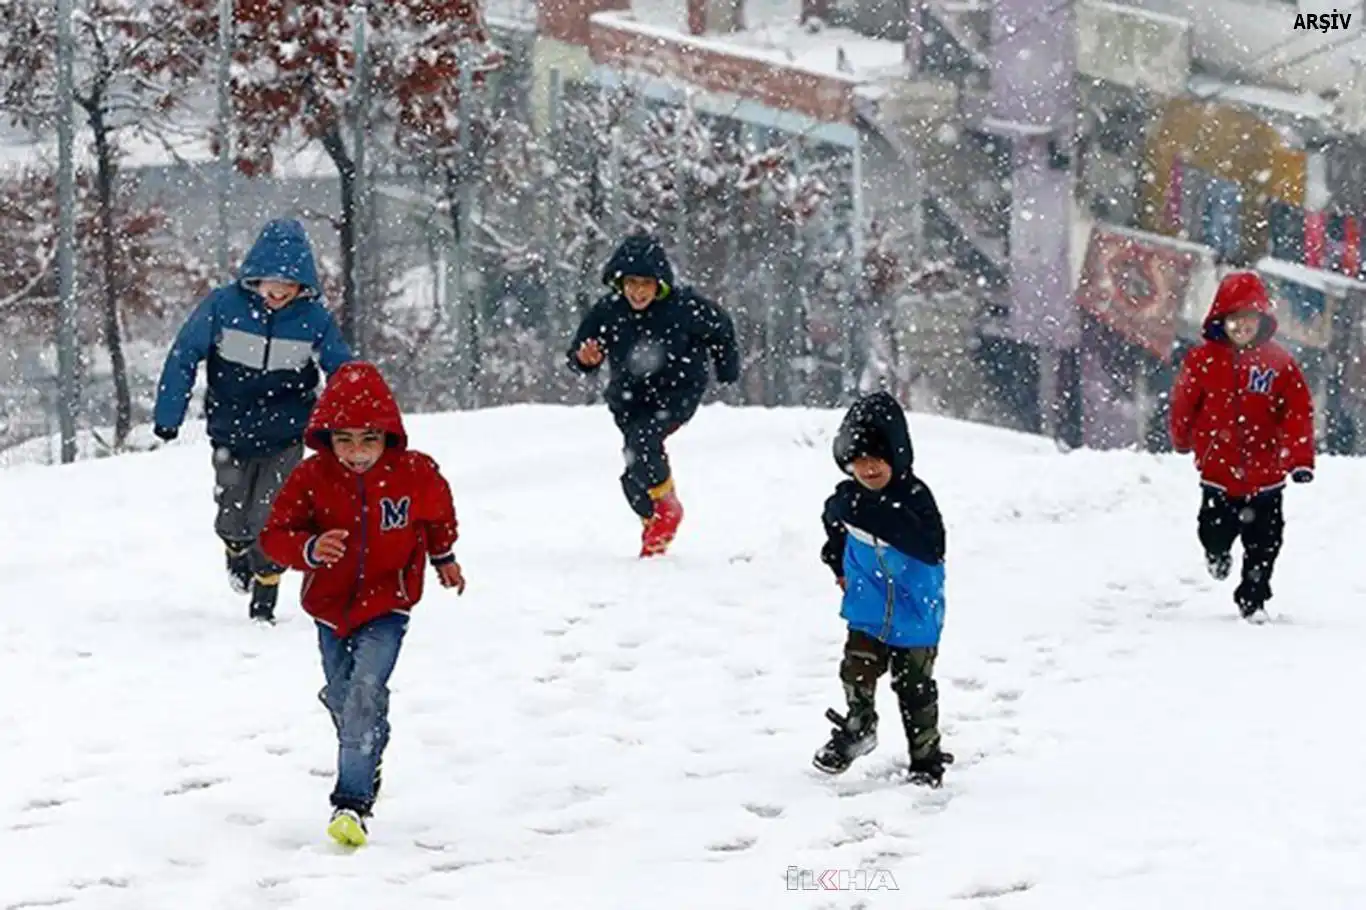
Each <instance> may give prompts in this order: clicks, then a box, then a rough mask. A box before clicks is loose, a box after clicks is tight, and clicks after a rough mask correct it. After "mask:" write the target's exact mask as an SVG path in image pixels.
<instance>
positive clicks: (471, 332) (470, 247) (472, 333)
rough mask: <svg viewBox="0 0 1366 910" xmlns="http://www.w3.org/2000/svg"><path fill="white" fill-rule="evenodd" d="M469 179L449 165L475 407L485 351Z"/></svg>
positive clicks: (470, 402) (469, 390) (468, 402)
mask: <svg viewBox="0 0 1366 910" xmlns="http://www.w3.org/2000/svg"><path fill="white" fill-rule="evenodd" d="M465 179H468V176H467V175H463V174H462V173H461V171H460V169H459V168H450V167H448V168H447V169H446V202H447V205H448V208H449V210H450V213H451V232H452V235H453V236H454V237H455V244H456V246H458V247H461V248H462V249H461V254H460V272H459V274H458V275H457V276H456V278H457V279H458V280H459V282H460V306H461V311H462V313H463V315H464V319H463V320H462V322H463V327H464V331H465V343H464V344H463V345H462V347H463V348H464V354H465V393H466V397H465V407H466V408H468V409H470V410H473V409H475V408H478V407H480V406H481V405H482V404H483V385H482V382H481V380H482V379H483V369H484V367H483V362H482V361H483V355H482V348H481V339H480V337H479V336H480V325H479V309H478V307H479V298H478V297H477V296H476V295H475V294H473V293H471V292H470V287H469V285H470V282H469V274H470V257H471V255H472V254H473V252H474V238H473V237H466V236H465V231H464V227H465V225H466V224H467V223H468V222H467V221H466V216H467V215H471V214H472V213H469V212H466V211H465V206H466V204H467V201H468V200H467V199H466V195H465V193H464V192H463V190H464V180H465Z"/></svg>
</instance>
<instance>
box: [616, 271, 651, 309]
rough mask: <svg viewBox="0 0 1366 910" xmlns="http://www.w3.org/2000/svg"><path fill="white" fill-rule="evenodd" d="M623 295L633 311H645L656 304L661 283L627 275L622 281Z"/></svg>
mask: <svg viewBox="0 0 1366 910" xmlns="http://www.w3.org/2000/svg"><path fill="white" fill-rule="evenodd" d="M621 293H622V294H623V295H625V297H626V302H627V303H629V304H630V305H631V309H633V310H643V309H645V308H646V307H648V306H649V305H650V304H651V303H653V302H654V299H655V296H656V295H658V294H659V282H658V281H656V280H655V279H653V278H644V277H641V276H639V275H627V276H626V277H625V278H623V279H621Z"/></svg>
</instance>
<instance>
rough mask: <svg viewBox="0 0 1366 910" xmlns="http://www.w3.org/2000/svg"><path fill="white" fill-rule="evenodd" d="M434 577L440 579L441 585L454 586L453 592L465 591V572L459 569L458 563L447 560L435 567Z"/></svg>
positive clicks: (462, 592) (444, 586)
mask: <svg viewBox="0 0 1366 910" xmlns="http://www.w3.org/2000/svg"><path fill="white" fill-rule="evenodd" d="M436 577H437V578H439V579H441V587H443V588H455V593H457V594H464V593H465V573H464V572H462V571H460V563H458V562H448V563H446V564H445V565H441V566H437V567H436Z"/></svg>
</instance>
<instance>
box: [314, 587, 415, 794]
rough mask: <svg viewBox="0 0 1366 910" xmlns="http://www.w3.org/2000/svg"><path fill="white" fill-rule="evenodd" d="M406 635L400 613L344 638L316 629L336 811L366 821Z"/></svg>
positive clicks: (385, 742) (324, 628)
mask: <svg viewBox="0 0 1366 910" xmlns="http://www.w3.org/2000/svg"><path fill="white" fill-rule="evenodd" d="M407 631H408V617H407V616H404V615H403V614H401V613H389V614H386V615H384V616H381V617H379V618H378V619H374V620H371V621H370V622H368V623H366V624H365V625H363V626H361V627H360V628H359V629H356V630H354V631H353V632H352V633H351V634H350V635H349V636H347V637H346V638H338V637H337V635H336V633H335V632H333V631H332V630H331V629H330V628H328V627H327V626H325V625H323V624H322V623H318V650H319V651H320V652H321V653H322V660H323V676H324V677H325V678H326V679H327V687H326V688H325V689H324V690H323V701H324V702H326V703H327V710H328V711H329V712H331V714H332V723H333V725H334V726H335V727H336V730H337V784H336V787H335V788H334V789H333V791H332V805H333V806H336V807H337V808H340V809H352V810H354V811H356V812H359V813H360V814H362V815H368V814H369V813H370V810H371V808H372V807H373V805H374V802H375V767H376V766H377V765H378V764H379V760H380V757H381V756H383V754H384V748H385V746H387V745H388V744H389V733H390V728H389V677H390V675H392V674H393V672H394V665H395V664H396V663H398V652H399V649H400V648H401V647H402V646H403V637H404V635H405V634H406V633H407Z"/></svg>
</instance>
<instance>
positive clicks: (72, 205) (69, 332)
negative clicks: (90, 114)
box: [57, 0, 79, 464]
mask: <svg viewBox="0 0 1366 910" xmlns="http://www.w3.org/2000/svg"><path fill="white" fill-rule="evenodd" d="M74 54H75V46H74V43H73V41H72V36H71V0H57V291H58V295H59V297H60V298H61V302H60V306H59V309H58V318H57V373H58V377H57V379H58V404H57V417H58V423H59V425H60V427H61V435H62V464H70V463H71V462H73V461H75V460H76V411H77V408H78V406H79V390H78V389H77V387H76V264H75V259H76V175H75V166H74V163H73V161H72V158H73V155H74V142H75V136H74V133H75V124H74V114H73V110H72V105H73V96H74V94H75V87H74V78H73V76H72V60H71V58H72V56H73V55H74Z"/></svg>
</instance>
